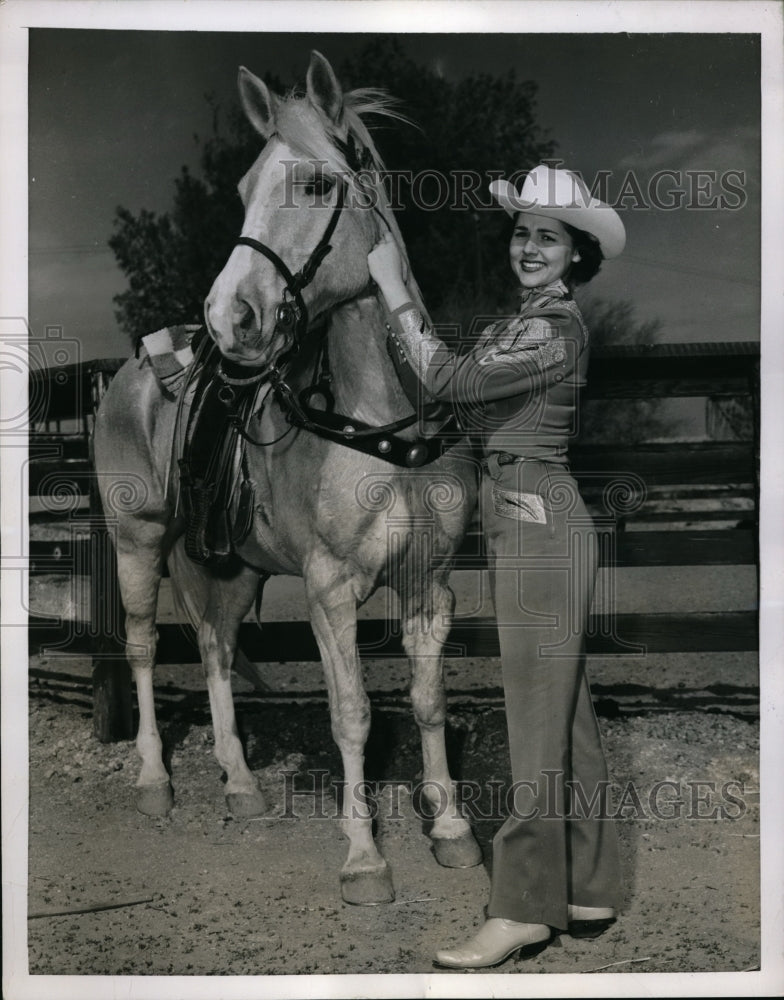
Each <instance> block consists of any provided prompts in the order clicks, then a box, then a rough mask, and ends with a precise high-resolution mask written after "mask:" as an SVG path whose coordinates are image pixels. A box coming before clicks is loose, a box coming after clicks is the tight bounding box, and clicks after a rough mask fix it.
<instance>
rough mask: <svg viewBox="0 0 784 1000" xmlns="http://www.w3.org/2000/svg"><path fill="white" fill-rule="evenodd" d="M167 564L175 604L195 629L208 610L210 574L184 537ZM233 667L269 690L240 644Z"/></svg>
mask: <svg viewBox="0 0 784 1000" xmlns="http://www.w3.org/2000/svg"><path fill="white" fill-rule="evenodd" d="M167 563H168V566H169V576H170V577H171V582H172V591H173V596H174V603H175V607H176V608H177V610H178V611H179V612H180V613H181V614H184V615H185V617H186V619H187V621H188V622H189V623H190V624H191V625H193V627H194V628H197V627H198V625H199V622H201V620H202V619H203V618H204V612H205V611H206V609H207V599H208V596H209V589H210V580H211V577H210V574H209V573H208V571H207V570H206V569H204V568H203V567H201V566H199V565H198V563H195V562H193V560H192V559H189V558H188V556H187V554H186V552H185V540H184V539H183V538H178V539H177V541H176V542H175V543H174V545H173V546H172V547H171V550H170V551H169V555H168V558H167ZM232 667H233V669H234V670H235V671H236V672H237V673H238V674H239V675H240V676H241V677H244V678H245V679H246V680H248V681H250V683H251V684H252V685H253V686H254V687H255V688H257V689H259V690H261V691H269V685H268V684H267V682H266V681H265V680H264V678H263V677H262V674H261V670H260V669H259V666H258V664H256V663H252V662H251V661H250V660H249V659H248V658H247V656H246V655H245V654H244V653H243V651H242V650H241V649H240V648H239V646H238V647H237V651H236V652H235V654H234V663H233V664H232Z"/></svg>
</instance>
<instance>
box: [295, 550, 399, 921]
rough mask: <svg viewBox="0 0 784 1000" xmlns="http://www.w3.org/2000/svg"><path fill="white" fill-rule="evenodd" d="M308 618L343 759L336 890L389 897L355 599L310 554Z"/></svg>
mask: <svg viewBox="0 0 784 1000" xmlns="http://www.w3.org/2000/svg"><path fill="white" fill-rule="evenodd" d="M316 562H322V565H320V566H316V565H315V563H316ZM305 586H306V592H307V596H308V603H309V605H310V614H311V624H312V626H313V632H314V634H315V636H316V640H317V642H318V645H319V650H320V652H321V659H322V663H323V665H324V676H325V680H326V686H327V694H328V698H329V710H330V720H331V725H332V736H333V738H334V740H335V743H336V744H337V746H338V749H339V750H340V754H341V757H342V759H343V776H344V780H345V785H344V792H343V809H342V816H341V826H342V829H343V832H344V833H345V835H346V836H347V837H348V840H349V850H348V858H347V859H346V862H345V864H344V865H343V869H342V871H341V873H340V883H341V895H342V897H343V899H344V900H345V902H347V903H354V904H357V905H366V906H367V905H373V904H376V903H389V902H392V900H393V899H394V898H395V890H394V887H393V885H392V875H391V873H390V870H389V866H388V865H387V863H386V861H385V860H384V858H383V857H382V856H381V854H380V853H379V851H378V848H377V847H376V845H375V842H374V840H373V821H372V816H371V810H370V806H369V804H368V801H367V794H366V791H367V790H366V787H365V772H364V762H365V744H366V742H367V738H368V733H369V732H370V702H369V700H368V697H367V693H366V692H365V687H364V683H363V679H362V668H361V665H360V660H359V653H358V651H357V645H356V641H357V600H356V596H355V594H354V592H353V589H352V586H351V583H350V582H345V581H338V579H337V574H336V573H330V572H329V569H328V567H327V566H325V565H323V560H313V561H312V563H311V567H310V569H309V572H307V573H306V575H305Z"/></svg>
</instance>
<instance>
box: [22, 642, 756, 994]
mask: <svg viewBox="0 0 784 1000" xmlns="http://www.w3.org/2000/svg"><path fill="white" fill-rule="evenodd" d="M77 667H78V664H75V663H74V662H73V661H63V662H57V661H56V660H54V659H51V658H50V659H49V660H43V661H42V660H40V659H38V658H34V659H33V660H32V661H31V686H30V700H29V711H30V720H29V721H30V817H29V818H30V831H29V920H28V931H29V952H28V954H29V968H30V973H31V975H34V976H35V975H67V976H71V975H90V976H97V975H115V976H119V975H124V976H149V975H184V976H199V975H210V976H216V975H220V976H270V977H275V976H279V975H287V976H293V975H296V976H306V975H311V974H322V975H338V974H340V975H346V974H352V973H354V974H365V975H368V976H369V975H370V974H389V973H409V974H411V973H433V972H437V971H439V970H437V969H436V968H434V966H433V964H432V955H433V953H434V952H435V950H436V949H437V948H439V947H444V946H446V945H449V944H455V943H458V942H459V941H461V939H463V938H464V937H465V936H466V935H468V934H469V933H471V932H472V930H473V929H474V928H475V927H476V926H477V925H478V924H479V923H480V922H481V920H482V908H483V905H484V903H485V901H486V897H487V888H488V873H489V865H490V863H491V839H492V836H493V833H494V832H495V830H496V829H497V827H498V825H499V820H497V819H492V818H484V819H483V818H482V817H481V816H477V817H476V818H475V823H474V826H475V830H476V833H477V837H478V839H479V841H480V843H481V845H482V848H483V850H484V855H485V861H484V864H483V865H481V866H479V867H477V868H473V869H467V870H450V869H444V868H440V867H439V866H438V864H437V863H436V861H435V859H434V857H433V855H432V853H431V851H430V848H429V841H428V839H427V837H426V836H425V834H424V832H423V821H422V819H421V818H420V816H419V815H418V813H417V810H416V806H415V803H414V802H412V799H411V797H410V796H409V795H408V794H406V791H405V789H404V788H403V789H401V788H400V785H401V784H404V783H405V782H410V783H413V784H415V783H416V780H417V777H418V776H419V775H421V772H420V768H421V758H420V751H419V738H418V732H417V730H416V727H415V725H414V723H413V720H412V718H411V714H410V711H409V710H408V708H407V706H406V704H405V696H401V697H390V696H387V697H382V698H381V699H380V700H377V702H376V707H375V709H374V715H373V729H372V734H371V740H370V746H369V751H368V759H367V776H368V778H369V779H371V780H374V781H377V782H379V783H380V785H381V786H382V788H381V792H380V795H379V803H380V808H379V818H378V838H379V843H380V846H381V849H382V851H383V853H384V855H385V856H386V858H387V860H388V861H389V863H390V865H391V867H392V872H393V876H394V881H395V887H396V892H397V897H396V900H395V902H394V903H391V904H388V905H383V906H375V907H352V906H348V905H346V904H344V903H343V902H342V901H341V898H340V890H339V883H338V873H339V870H340V867H341V865H342V863H343V860H344V858H345V851H346V846H347V842H346V841H345V839H344V838H343V836H342V834H341V832H340V829H339V827H338V824H337V822H336V820H335V819H334V818H333V817H334V814H335V797H334V790H333V789H332V788H331V786H330V784H329V777H330V776H334V777H336V778H339V777H340V775H341V769H340V761H339V756H338V754H337V751H336V748H335V747H334V744H333V742H332V739H331V736H330V733H329V719H328V714H327V705H326V700H325V698H324V697H321V696H320V695H319V694H318V692H316V693H315V694H311V695H310V696H303V697H301V698H296V697H292V698H288V699H287V698H280V697H275V696H272V697H271V698H268V699H265V697H264V696H262V695H259V694H255V693H253V692H251V691H250V690H249V689H246V690H244V691H240V692H239V693H238V695H237V707H238V718H239V723H240V726H241V730H242V733H243V736H244V739H245V741H246V744H247V754H248V759H249V762H250V765H251V767H252V769H253V770H254V771H255V773H256V774H257V775H258V777H259V780H260V782H261V785H262V787H263V790H264V792H265V794H266V797H267V802H268V813H267V815H265V816H264V817H262V818H259V819H253V820H238V819H235V818H234V817H232V816H231V815H230V814H229V813H228V812H227V808H226V805H225V803H224V798H223V791H222V784H221V769H220V767H219V765H218V764H217V763H216V761H215V759H214V757H213V755H212V735H211V727H210V722H209V711H208V702H207V696H206V693H205V692H204V690H203V689H202V686H201V682H200V677H199V672H198V668H193V673H192V674H191V675H189V676H192V677H194V678H195V681H192V682H188V683H186V682H185V681H183V680H182V677H184V674H182V675H181V674H177V673H176V672H174V673H170V674H169V675H168V676H169V679H168V680H166V679H165V677H164V678H163V679H162V681H163V682H162V685H161V687H160V696H159V704H160V711H159V718H160V723H161V729H162V735H163V739H164V743H165V746H166V752H167V755H168V757H167V760H168V763H169V764H170V766H171V770H172V774H173V783H174V786H175V796H176V800H175V808H174V810H173V811H172V813H171V815H170V816H169V817H168V818H166V819H150V818H148V817H145V816H143V815H141V814H139V813H138V812H136V811H135V809H134V798H133V794H134V788H133V786H134V782H135V779H136V774H137V768H138V761H137V757H136V753H135V749H134V746H133V744H132V743H130V742H127V743H125V742H124V743H115V744H100V743H99V742H97V741H96V740H95V738H94V737H93V735H92V719H91V700H90V682H89V671H88V670H87V669H86V668H85V665H84V664H82V665H81V666H80V667H78V669H77ZM282 669H283V668H282ZM296 669H297V665H296V664H287V665H286V667H285V670H286V672H289V671H291V672H294V671H296ZM240 687H241V684H240ZM646 705H647V708H646ZM597 707H598V711H599V714H600V724H601V728H602V732H603V736H604V741H605V748H606V752H607V756H608V760H609V764H610V769H611V775H612V779H613V792H614V803H615V806H616V807H617V810H619V815H620V818H619V819H618V825H619V829H620V835H621V842H622V863H623V876H624V881H625V886H626V889H625V901H624V905H623V909H622V913H621V915H620V919H619V920H618V922H617V923H616V924H615V925H614V926H613V927H612V928H611V929H610V930H608V931H607V932H606V933H605V934H604V935H603V936H602V937H601V938H599V939H598V940H595V941H579V940H573V939H572V938H570V937H568V936H566V935H564V936H562V937H560V938H559V939H557V940H556V942H555V943H554V944H553V945H551V946H550V947H549V948H548V949H547V950H546V951H544V952H543V953H542V954H541V955H539V956H537V957H536V958H534V959H531V960H529V961H527V962H525V963H516V962H514V961H510V962H507V963H506V964H504V965H503V966H501V967H499V968H498V969H497V970H494V971H497V972H498V973H499V974H501V975H515V974H518V973H523V972H524V973H534V974H539V973H577V972H584V973H589V972H598V971H608V972H613V973H623V972H638V973H639V972H651V973H653V972H657V973H658V972H664V973H684V972H717V971H746V970H754V969H756V968H758V967H759V963H760V901H759V893H760V879H759V844H760V841H759V833H760V828H759V772H758V724H757V717H756V713H755V711H754V710H753V707H752V708H751V709H750V708H749V705H748V704H746V705H745V706H744V707H743V709H742V710H741V711H735V708H737V706H735V708H733V705H732V704H729V705H724V706H721V705H720V704H714V705H712V706H710V708H709V709H707V710H706V708H705V706H704V705H702V706H700V705H699V703H698V702H695V703H694V704H692V703H689V704H688V705H687V706H686V707H685V708H681V709H677V708H673V707H671V706H669V707H668V706H664V709H663V710H662V708H661V706H660V707H659V708H658V709H657V708H656V706H655V705H653V704H651V703H650V701H649V702H645V700H644V699H643V702H642V703H639V704H638V705H637V707H636V708H635V706H634V705H633V704H632V705H630V704H628V703H624V702H623V699H622V698H621V699H620V700H618V699H614V698H613V697H612V686H610V687H607V688H606V689H603V694H602V697H601V698H599V699H597ZM449 750H450V756H451V761H452V765H453V775H454V776H456V777H459V778H462V779H465V780H471V781H475V782H479V783H480V787H481V788H483V789H486V788H488V787H490V786H489V785H488V783H489V782H491V781H494V780H495V781H500V782H507V781H508V772H507V767H508V764H507V757H506V736H505V732H504V716H503V711H502V707H501V705H500V703H499V702H498V700H495V701H494V700H493V699H492V698H484V699H483V698H482V697H476V698H469V699H462V700H458V702H457V703H456V704H455V705H454V707H453V708H452V710H451V713H450V717H449ZM313 770H316V771H325V772H328V774H327V776H326V777H325V786H324V788H325V790H324V794H323V795H321V794H319V795H313V794H292V792H293V791H302V790H303V789H304V790H305V791H306V792H307V790H308V789H311V790H312V788H313V782H314V780H316V779H314V778H313V776H312V775H309V774H308V772H309V771H313ZM284 772H298V777H297V778H296V783H295V784H294V785H293V786H292V784H291V782H292V778H291V775H290V774H289V775H288V776H286V774H285V773H284ZM664 781H668V782H672V784H670V785H666V786H659V794H658V799H657V798H656V787H657V783H659V782H664ZM395 803H397V807H396V808H394V807H393V806H394V804H395ZM657 803H658V808H657ZM679 803H680V804H679ZM318 808H320V809H321V810H322V812H323V814H324V817H323V818H320V817H319V816H318V815H316V814H315V813H316V811H317V809H318ZM480 810H481V811H483V812H488V813H489V812H490V811H491V810H490V808H489V804H488V803H487V802H486V801H484V800H479V803H478V806H477V808H476V809H475V810H474V811H475V813H476V812H478V811H480ZM657 812H658V814H659V815H658V816H657V815H656V813H657ZM107 903H108V904H117V905H116V908H112V909H100V910H95V911H93V912H82V913H79V912H68V913H65V914H62V915H55V914H59V913H60V911H64V910H65V911H75V910H78V909H81V908H90V907H94V906H95V905H96V904H107ZM443 975H444V976H454V975H466V974H465V973H450V972H447V971H444V972H443ZM467 975H473V974H472V973H468V974H467ZM458 991H459V987H458ZM166 995H167V996H168V997H174V996H175V995H177V994H176V991H173V990H172V991H169V990H167V992H166ZM363 995H372V992H371V991H370V990H369V991H368V993H366V994H363ZM452 995H454V991H453V994H452Z"/></svg>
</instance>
